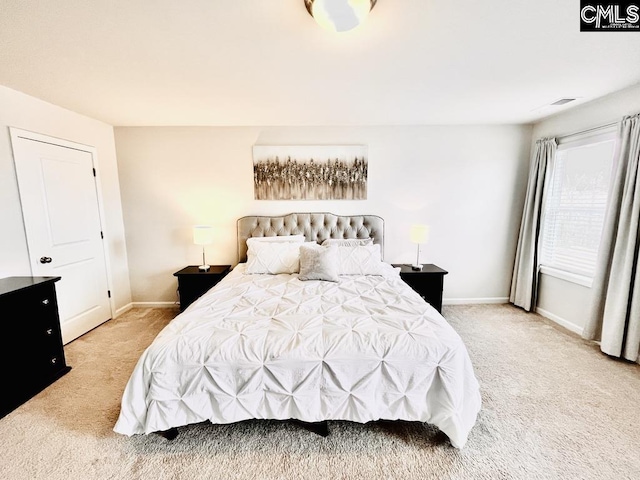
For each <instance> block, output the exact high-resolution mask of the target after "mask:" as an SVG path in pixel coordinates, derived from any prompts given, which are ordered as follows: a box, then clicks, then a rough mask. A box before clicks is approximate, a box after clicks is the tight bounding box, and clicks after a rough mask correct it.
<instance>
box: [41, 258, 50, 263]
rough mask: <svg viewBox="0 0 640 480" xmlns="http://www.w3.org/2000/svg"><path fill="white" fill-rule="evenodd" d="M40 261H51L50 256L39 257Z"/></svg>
mask: <svg viewBox="0 0 640 480" xmlns="http://www.w3.org/2000/svg"><path fill="white" fill-rule="evenodd" d="M40 263H51V257H40Z"/></svg>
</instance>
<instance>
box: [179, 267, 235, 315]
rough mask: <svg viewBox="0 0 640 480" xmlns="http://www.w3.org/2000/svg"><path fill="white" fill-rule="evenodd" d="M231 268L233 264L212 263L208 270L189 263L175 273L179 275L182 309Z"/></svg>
mask: <svg viewBox="0 0 640 480" xmlns="http://www.w3.org/2000/svg"><path fill="white" fill-rule="evenodd" d="M230 270H231V265H211V268H209V270H207V271H206V272H205V271H202V270H199V269H198V266H197V265H189V266H188V267H185V268H183V269H182V270H180V271H179V272H176V273H174V274H173V275H174V276H175V277H178V292H179V294H180V311H181V312H183V311H184V310H185V308H187V307H188V306H189V305H191V304H192V303H193V302H194V301H195V300H196V299H198V298H199V297H200V296H201V295H202V294H203V293H204V292H206V291H207V290H209V289H210V288H211V287H213V286H214V285H215V284H217V283H218V282H219V281H220V280H222V279H223V278H224V277H225V275H226V274H227V273H229V271H230Z"/></svg>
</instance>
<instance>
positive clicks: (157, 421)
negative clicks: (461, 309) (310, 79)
mask: <svg viewBox="0 0 640 480" xmlns="http://www.w3.org/2000/svg"><path fill="white" fill-rule="evenodd" d="M383 241H384V222H383V220H382V219H381V218H380V217H377V216H373V215H359V216H338V215H333V214H330V213H295V214H290V215H284V216H279V217H260V216H252V217H243V218H241V219H239V220H238V260H239V261H238V264H237V265H236V267H235V268H234V269H233V270H232V271H231V272H230V273H229V275H227V276H226V277H225V278H224V279H223V280H222V281H221V282H219V283H218V284H217V285H216V286H215V287H213V288H212V289H211V290H209V291H208V292H207V293H205V294H204V295H203V296H202V297H201V298H199V299H198V300H196V301H195V302H194V303H192V304H191V305H190V306H189V307H188V308H187V309H186V310H185V311H184V312H182V313H181V314H179V315H178V316H177V317H176V318H175V319H174V320H172V321H171V323H170V324H168V325H167V326H166V327H165V328H164V329H163V330H162V331H161V332H160V333H159V334H158V336H157V337H156V338H155V340H154V341H153V342H152V343H151V345H150V346H149V347H148V348H147V349H146V350H145V351H144V353H143V354H142V356H141V357H140V359H139V361H138V363H137V365H136V366H135V368H134V370H133V372H132V374H131V377H130V379H129V381H128V383H127V385H126V387H125V391H124V394H123V397H122V403H121V411H120V415H119V418H118V420H117V422H116V424H115V427H114V430H115V431H116V432H118V433H121V434H124V435H135V434H149V433H153V432H166V431H172V430H173V431H175V429H176V428H177V427H180V426H184V425H189V424H194V423H200V422H204V421H210V422H212V423H218V424H227V423H234V422H239V421H243V420H249V419H272V420H295V421H300V422H305V423H307V424H324V425H326V422H327V421H330V420H346V421H352V422H358V423H366V422H370V421H376V420H404V421H417V422H424V423H429V424H432V425H435V426H437V427H438V428H439V429H440V430H441V431H442V432H443V433H445V434H446V435H447V436H448V438H449V440H450V442H451V444H452V445H453V446H454V447H456V448H462V447H463V446H464V445H465V443H466V442H467V439H468V436H469V433H470V432H471V430H472V428H473V426H474V424H475V422H476V418H477V414H478V412H479V410H480V407H481V399H480V391H479V386H478V382H477V380H476V377H475V375H474V371H473V367H472V364H471V361H470V358H469V355H468V353H467V350H466V347H465V345H464V343H463V341H462V340H461V338H460V337H459V335H458V334H457V333H456V332H455V330H454V329H453V328H452V327H451V326H450V325H449V323H448V322H447V321H446V320H445V318H444V317H443V316H442V315H441V314H440V313H438V312H437V311H436V310H435V309H434V308H433V307H431V305H429V304H428V303H426V302H425V301H424V300H423V299H422V298H421V297H420V296H419V295H418V294H417V293H415V292H414V291H413V290H412V289H411V288H410V287H409V286H408V285H406V284H405V283H404V282H403V281H402V280H401V279H400V276H399V273H398V271H397V270H396V269H394V268H393V267H392V266H391V265H389V264H387V263H384V262H383V261H382V251H383V249H382V247H383Z"/></svg>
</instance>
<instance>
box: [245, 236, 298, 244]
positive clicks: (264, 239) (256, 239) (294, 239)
mask: <svg viewBox="0 0 640 480" xmlns="http://www.w3.org/2000/svg"><path fill="white" fill-rule="evenodd" d="M257 242H298V243H302V242H304V235H274V236H272V237H249V238H247V247H248V246H249V245H251V244H252V243H257Z"/></svg>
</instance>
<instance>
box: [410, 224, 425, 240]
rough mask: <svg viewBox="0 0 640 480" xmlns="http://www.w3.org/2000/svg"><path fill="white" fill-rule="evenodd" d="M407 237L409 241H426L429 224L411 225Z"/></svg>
mask: <svg viewBox="0 0 640 480" xmlns="http://www.w3.org/2000/svg"><path fill="white" fill-rule="evenodd" d="M409 239H410V240H411V243H418V244H420V243H426V242H427V240H428V239H429V226H428V225H411V230H410V231H409Z"/></svg>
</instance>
